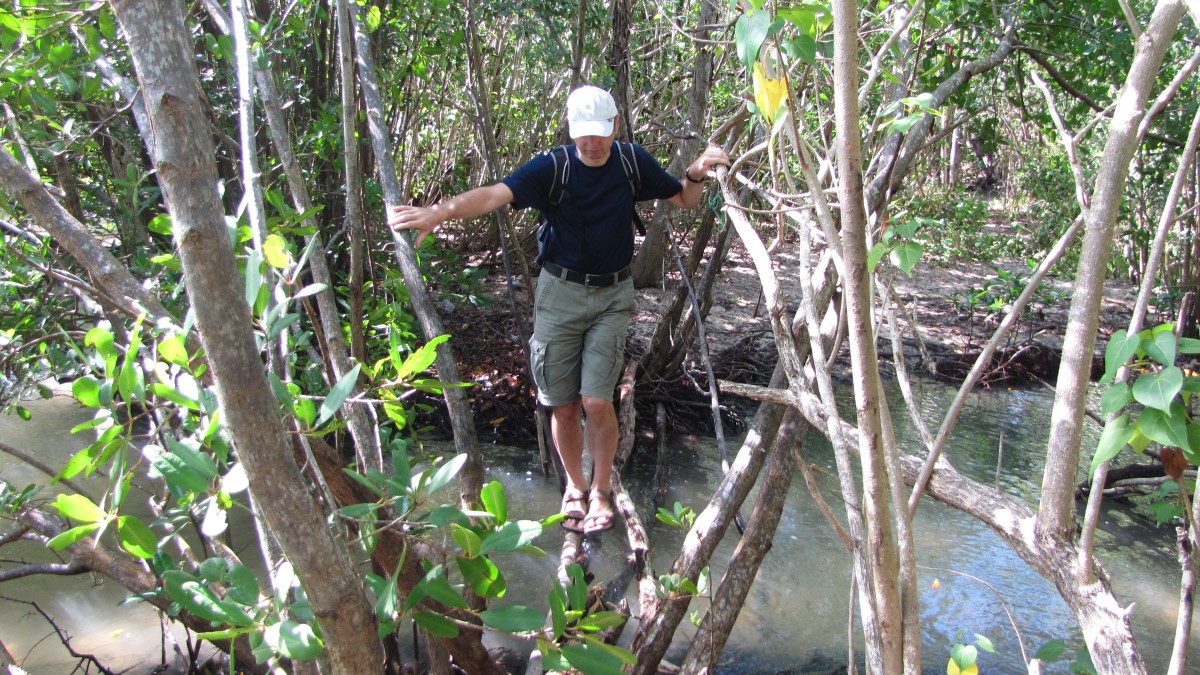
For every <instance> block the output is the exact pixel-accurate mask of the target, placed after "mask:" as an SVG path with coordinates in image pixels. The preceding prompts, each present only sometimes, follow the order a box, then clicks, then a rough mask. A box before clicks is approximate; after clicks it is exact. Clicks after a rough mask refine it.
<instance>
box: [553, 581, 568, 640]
mask: <svg viewBox="0 0 1200 675" xmlns="http://www.w3.org/2000/svg"><path fill="white" fill-rule="evenodd" d="M549 600H550V624H551V626H552V627H553V628H554V639H555V640H558V639H559V638H561V637H562V636H563V632H565V631H566V630H567V594H566V592H565V591H563V589H562V586H559V585H558V582H555V583H554V587H553V588H551V589H550V598H549Z"/></svg>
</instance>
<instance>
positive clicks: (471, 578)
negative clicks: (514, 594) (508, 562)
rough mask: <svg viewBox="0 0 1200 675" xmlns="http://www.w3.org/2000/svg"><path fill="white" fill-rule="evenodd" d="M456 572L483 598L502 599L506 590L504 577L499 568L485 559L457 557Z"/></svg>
mask: <svg viewBox="0 0 1200 675" xmlns="http://www.w3.org/2000/svg"><path fill="white" fill-rule="evenodd" d="M455 560H456V562H457V563H458V571H459V572H462V575H463V580H465V581H466V582H467V585H469V586H470V587H471V588H472V590H474V591H475V592H476V593H478V594H479V595H480V596H481V597H484V598H502V597H504V593H505V592H506V591H507V590H508V587H507V584H506V583H505V581H504V575H503V574H501V573H500V570H499V568H497V567H496V565H495V564H494V563H493V562H492V561H491V560H488V559H487V558H485V557H483V556H480V557H478V558H464V557H462V556H459V557H457V558H456V559H455Z"/></svg>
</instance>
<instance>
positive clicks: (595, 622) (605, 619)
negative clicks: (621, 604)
mask: <svg viewBox="0 0 1200 675" xmlns="http://www.w3.org/2000/svg"><path fill="white" fill-rule="evenodd" d="M624 623H625V615H624V614H621V613H620V612H596V613H595V614H588V615H587V616H585V617H583V618H582V619H580V620H579V627H580V628H581V629H583V630H590V631H593V632H599V631H602V630H604V629H606V628H614V627H616V626H620V625H623V624H624Z"/></svg>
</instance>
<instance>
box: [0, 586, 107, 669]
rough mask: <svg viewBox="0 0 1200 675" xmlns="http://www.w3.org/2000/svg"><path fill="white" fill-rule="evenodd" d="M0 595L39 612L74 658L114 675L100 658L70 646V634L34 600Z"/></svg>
mask: <svg viewBox="0 0 1200 675" xmlns="http://www.w3.org/2000/svg"><path fill="white" fill-rule="evenodd" d="M0 597H3V598H4V599H5V600H8V601H9V602H16V603H20V604H23V605H29V606H30V607H33V608H34V609H35V610H36V611H37V613H38V614H41V615H42V618H43V619H45V620H46V622H47V623H49V624H50V627H51V628H52V629H54V633H55V635H57V636H58V641H59V642H61V643H62V646H63V647H66V648H67V652H68V653H69V654H70V655H71V656H73V657H74V658H77V659H79V660H81V661H87V662H89V663H91V664H93V665H95V666H96V668H98V669H99V670H100V672H101V673H104V675H116V673H114V672H113V671H111V670H109V669H108V668H105V667H104V664H103V663H101V662H100V659H98V658H96V657H95V656H94V655H92V654H81V653H79V652H77V651H75V649H74V648H73V647H71V638H70V636H68V635H67V634H66V633H64V632H63V631H62V629H61V628H59V627H58V624H57V623H55V622H54V619H53V618H51V617H50V615H49V614H47V613H46V612H45V611H43V610H42V608H41V607H39V606H38V604H37V603H36V602H34V601H33V600H18V599H17V598H11V597H8V596H0Z"/></svg>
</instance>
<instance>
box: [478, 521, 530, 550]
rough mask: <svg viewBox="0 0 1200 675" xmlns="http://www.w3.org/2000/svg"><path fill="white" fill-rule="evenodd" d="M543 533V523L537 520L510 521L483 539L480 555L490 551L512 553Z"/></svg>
mask: <svg viewBox="0 0 1200 675" xmlns="http://www.w3.org/2000/svg"><path fill="white" fill-rule="evenodd" d="M541 533H542V524H541V523H539V522H537V521H536V520H518V521H516V522H513V523H508V524H507V525H505V526H504V527H501V528H500V529H499V530H496V531H495V532H493V533H491V534H489V535H488V536H487V537H484V539H483V548H482V549H480V551H479V554H480V555H487V554H488V553H492V552H496V553H511V552H512V551H515V550H517V549H519V548H521V547H523V546H525V545H527V544H529V543H530V542H532V541H533V540H534V539H536V538H537V537H538V535H540V534H541Z"/></svg>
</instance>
